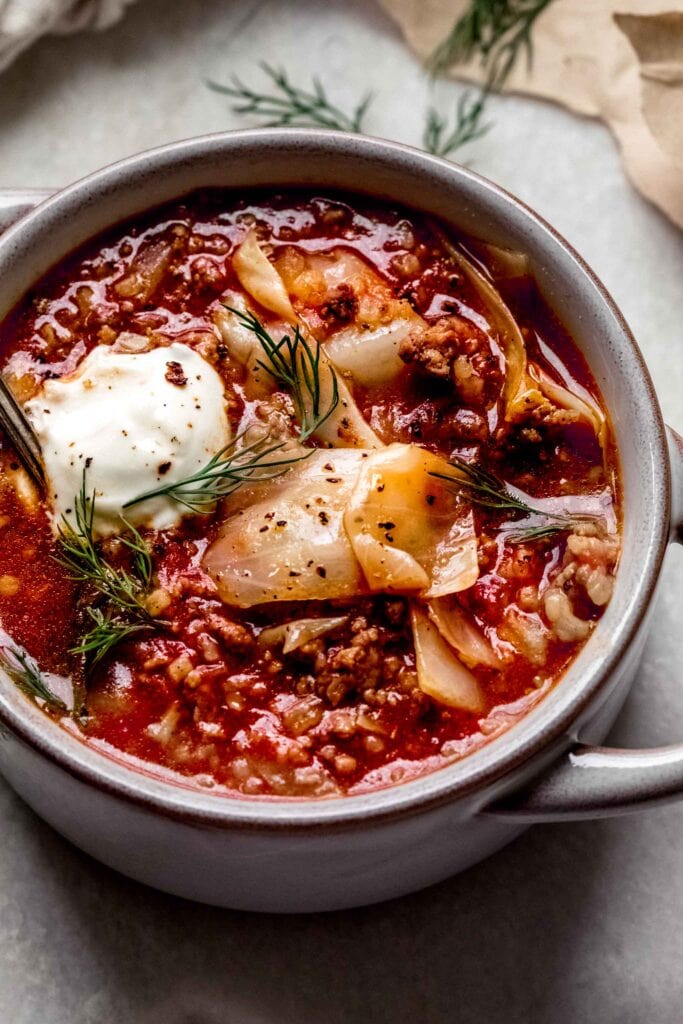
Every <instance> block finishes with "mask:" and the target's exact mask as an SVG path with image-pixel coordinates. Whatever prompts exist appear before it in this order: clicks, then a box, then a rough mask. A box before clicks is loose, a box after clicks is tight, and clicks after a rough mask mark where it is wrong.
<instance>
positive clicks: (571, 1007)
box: [0, 0, 683, 1024]
mask: <svg viewBox="0 0 683 1024" xmlns="http://www.w3.org/2000/svg"><path fill="white" fill-rule="evenodd" d="M262 58H265V59H267V60H269V61H271V62H273V63H277V64H282V65H283V66H285V67H287V68H288V69H289V70H290V71H291V73H292V75H293V76H294V77H295V78H296V77H299V78H300V79H301V81H302V82H304V81H305V80H306V78H307V76H308V75H309V74H310V73H311V72H317V73H319V74H321V75H322V76H323V77H324V80H325V82H326V83H327V84H329V86H330V88H331V90H332V91H333V93H334V95H335V97H336V98H338V99H339V100H340V101H341V102H348V103H350V102H351V101H352V100H353V99H354V97H356V95H357V94H358V92H359V91H360V90H361V88H365V87H370V88H372V89H373V90H375V92H376V94H377V97H376V100H375V105H374V107H373V109H372V111H371V114H370V116H369V118H368V122H367V127H368V130H369V131H370V132H372V133H374V134H377V135H383V136H386V137H388V138H394V139H398V140H401V141H405V142H410V143H414V144H419V141H420V133H421V124H422V120H423V116H424V107H425V103H426V100H427V93H428V90H427V85H426V83H425V81H424V78H423V76H422V75H421V73H420V70H419V67H418V66H417V64H416V62H415V61H414V59H413V58H412V57H411V55H410V54H409V53H408V51H407V50H406V48H405V46H404V44H403V42H402V40H401V39H400V37H399V35H398V33H397V32H396V30H395V28H394V27H393V25H392V24H391V23H390V22H389V21H388V20H387V19H386V18H385V17H384V16H383V15H381V14H380V13H379V11H378V10H377V9H376V8H375V7H374V6H373V5H372V3H371V2H370V0H368V2H366V3H364V2H363V0H356V2H349V3H342V2H322V0H321V2H315V0H297V2H296V3H294V2H292V3H287V2H284V0H281V2H278V0H266V2H263V0H261V2H258V0H256V2H255V0H251V2H249V0H243V2H242V0H235V2H221V0H214V2H213V3H206V2H202V0H175V2H174V0H139V3H138V5H137V6H135V7H133V8H132V9H131V11H130V13H129V15H128V17H127V18H126V20H125V21H124V22H123V23H121V24H120V25H119V26H117V27H115V28H114V29H112V30H110V31H108V32H106V33H103V34H101V35H90V36H85V35H81V36H77V37H72V38H68V39H66V38H63V39H50V40H47V41H44V42H42V43H40V44H39V45H37V46H36V47H35V48H34V49H33V50H31V51H30V52H29V53H27V54H26V55H25V56H23V57H22V58H21V59H20V60H19V61H18V63H16V64H15V65H14V66H13V67H12V68H10V70H9V71H7V72H6V73H5V74H4V75H3V76H2V78H0V139H1V145H0V187H5V186H20V187H27V186H55V187H56V186H59V185H62V184H66V183H67V182H69V181H71V180H73V179H75V178H77V177H78V176H80V175H82V174H83V173H85V172H87V171H89V170H92V169H94V168H96V167H98V166H100V165H101V164H104V163H106V162H108V161H110V160H113V159H116V158H118V157H122V156H125V155H127V154H129V153H132V152H135V151H137V150H139V149H143V148H145V147H148V146H151V145H154V144H157V143H162V142H166V141H170V140H172V139H177V138H182V137H185V136H189V135H193V134H198V133H201V132H205V131H213V130H217V129H222V128H230V127H236V126H237V125H238V124H239V123H240V122H239V121H238V119H237V118H236V117H235V116H234V115H233V114H231V112H230V110H229V108H228V104H227V102H226V101H225V99H223V98H221V97H219V96H216V95H215V94H213V93H211V92H209V91H208V90H207V89H206V88H205V86H204V85H203V81H202V80H203V78H204V77H206V76H207V75H212V76H214V77H226V76H227V75H228V74H229V73H230V72H231V71H233V70H234V71H238V72H239V73H240V74H242V75H243V76H245V77H254V74H255V72H254V65H255V62H256V61H257V60H258V59H262ZM458 92H459V87H458V86H457V85H455V84H446V85H444V86H441V87H440V88H439V97H438V98H439V100H440V101H441V102H442V103H444V104H445V105H450V104H452V103H454V101H455V98H456V96H457V95H458ZM491 115H492V119H493V120H494V121H495V125H494V127H493V129H492V130H491V132H490V133H489V134H488V135H487V136H486V137H485V138H483V139H481V140H480V141H479V142H477V143H476V144H475V145H474V146H472V147H471V148H470V150H468V151H467V153H463V157H464V158H466V159H468V160H469V161H470V162H471V164H472V166H473V167H474V168H475V169H476V170H478V171H480V172H481V173H482V174H485V175H486V176H488V177H490V178H492V179H493V180H495V181H497V182H500V183H501V184H502V185H504V186H505V187H507V188H508V189H510V190H511V191H513V192H515V193H517V194H518V195H519V196H521V197H522V198H523V199H524V200H526V201H527V202H529V203H530V204H531V205H532V206H534V207H535V208H536V209H537V210H538V211H539V212H540V213H541V214H543V215H544V216H545V217H546V218H548V220H550V221H551V222H552V223H553V224H555V225H556V226H557V227H558V228H559V230H560V231H561V232H563V233H564V234H565V235H566V236H567V237H568V238H569V240H570V241H571V242H573V243H574V244H575V245H576V247H577V248H578V249H579V251H580V252H581V253H582V254H583V255H584V256H585V257H586V258H587V259H588V261H589V262H590V263H591V264H592V266H593V267H594V269H595V270H596V271H597V272H598V274H599V275H600V276H601V277H602V279H603V281H604V282H605V284H606V285H607V287H608V288H609V289H610V290H611V292H612V293H613V295H614V296H615V298H616V300H617V302H618V303H619V304H620V306H621V308H622V309H623V311H624V313H625V314H626V317H627V319H628V320H629V321H630V323H631V326H632V327H633V329H634V331H635V334H636V337H637V338H638V341H639V343H640V345H641V347H642V349H643V352H644V354H645V357H646V359H647V362H648V364H649V366H650V369H651V372H652V375H653V377H654V380H655V384H656V387H657V390H658V392H659V396H660V399H661V403H662V406H663V409H664V413H665V416H666V418H667V419H668V421H669V422H670V423H671V424H672V425H673V426H675V427H677V428H678V429H683V403H682V401H681V399H682V396H683V360H681V358H680V356H681V351H682V343H683V338H682V335H683V328H682V326H681V324H682V321H683V315H682V312H681V306H682V302H681V300H682V299H683V294H682V291H683V289H682V288H681V282H683V234H681V233H680V232H679V231H677V230H676V229H675V228H674V227H673V226H672V225H671V224H670V223H668V222H667V221H666V219H665V218H664V217H663V216H662V215H661V214H659V213H658V212H657V211H656V210H655V209H653V208H652V207H651V206H649V205H648V204H647V203H646V202H645V201H644V200H643V199H642V198H641V197H640V196H639V195H638V194H637V193H636V192H634V191H633V189H632V188H631V186H630V185H629V183H628V182H627V181H626V179H625V177H624V175H623V172H622V169H621V165H620V162H619V158H618V153H617V149H616V146H615V143H614V141H613V140H612V138H611V137H610V135H609V134H608V132H607V131H606V130H605V129H604V128H603V127H602V126H601V125H600V124H598V123H595V122H591V121H587V120H582V119H579V118H576V117H574V116H572V115H571V114H568V113H566V112H564V111H562V110H560V109H558V108H556V107H554V106H551V105H546V104H542V103H538V102H533V101H530V100H526V99H522V98H506V99H499V100H496V101H495V102H493V103H492V104H491ZM682 564H683V562H682V560H681V557H680V552H678V551H677V552H672V553H671V555H670V556H669V562H668V565H667V568H666V573H665V579H664V584H663V587H662V591H661V597H660V603H659V609H658V613H657V615H656V621H655V624H654V628H653V630H652V634H651V638H650V640H649V643H648V647H647V651H646V654H645V659H644V662H643V666H642V671H641V675H640V679H639V681H638V683H637V685H636V687H635V689H634V692H633V695H632V696H631V698H630V699H629V701H628V704H627V706H626V709H625V711H624V712H623V714H622V716H621V718H620V720H619V723H618V725H617V727H616V729H615V730H614V733H613V739H614V741H615V742H617V743H620V744H623V745H630V746H635V745H647V744H656V743H662V742H673V741H676V740H683V685H682V682H683V673H682V671H681V664H682V663H683V658H682V653H683V651H682V650H681V632H682V631H683V630H682V625H683V615H682V614H681V610H680V602H681V598H682V597H683V584H681V581H680V577H679V573H680V570H681V565H682ZM0 817H1V821H2V824H1V826H0V827H1V829H2V841H1V842H0V1022H2V1024H5V1022H7V1024H10V1022H11V1024H110V1022H119V1021H127V1022H131V1024H138V1022H143V1024H147V1022H150V1024H151V1022H159V1024H162V1022H163V1024H224V1022H230V1024H276V1022H278V1024H289V1022H291V1024H314V1022H315V1024H317V1022H322V1021H324V1022H325V1024H342V1022H343V1024H361V1022H363V1024H365V1022H376V1021H377V1022H384V1021H387V1022H389V1021H391V1022H393V1021H402V1022H416V1024H422V1022H424V1024H436V1022H449V1024H451V1022H453V1024H454V1022H458V1024H468V1022H470V1021H471V1022H477V1024H545V1022H552V1024H570V1022H571V1024H583V1022H588V1021H590V1022H591V1024H608V1022H609V1024H681V1021H683V971H682V969H681V964H682V961H683V804H682V805H679V806H671V807H668V808H664V809H658V810H654V811H651V812H649V813H644V814H639V815H636V816H632V817H629V818H625V819H621V820H614V821H603V822H596V823H593V822H587V823H580V824H573V825H547V826H543V827H536V828H534V829H533V830H531V831H530V832H528V833H526V835H525V836H524V837H522V838H521V839H520V840H518V841H517V842H516V843H514V844H513V845H512V846H510V847H508V848H507V849H505V850H503V851H502V852H501V853H499V854H498V855H497V856H495V857H493V858H491V859H490V860H488V861H487V862H485V863H483V864H481V865H479V866H477V867H475V868H472V869H470V870H469V871H468V872H466V873H465V874H463V875H460V876H459V877H456V878H454V879H452V880H450V881H448V882H445V883H443V884H442V885H439V886H436V887H435V888H433V889H430V890H428V891H426V892H422V893H419V894H416V895H413V896H409V897H407V898H405V899H402V900H397V901H395V902H393V903H389V904H385V905H381V906H377V907H371V908H366V909H362V910H356V911H350V912H345V913H334V914H329V915H321V916H315V917H294V918H278V917H269V916H253V915H249V914H244V913H236V912H230V911H221V910H216V909H212V908H208V907H202V906H197V905H192V904H190V903H185V902H183V901H182V900H179V899H174V898H172V897H169V896H166V895H163V894H161V893H157V892H154V891H152V890H150V889H146V888H144V887H142V886H140V885H137V884H135V883H133V882H130V881H128V880H126V879H125V878H122V877H120V876H118V875H116V874H114V873H113V872H112V871H109V870H107V869H105V868H103V867H101V866H100V865H98V864H97V863H95V862H93V861H92V860H90V859H89V858H88V857H86V856H84V855H83V854H81V853H80V852H78V851H77V850H75V849H74V848H72V847H71V846H70V845H69V844H68V843H66V842H65V841H64V840H62V839H61V838H60V837H59V836H57V835H56V834H55V833H54V832H52V831H51V830H50V829H49V828H48V827H47V826H46V825H44V824H43V823H42V822H41V821H40V820H38V819H37V818H36V817H35V816H34V815H33V814H32V812H31V811H29V810H28V808H27V807H25V806H24V805H23V804H22V803H21V802H20V801H19V800H18V799H17V798H16V797H15V796H14V794H13V793H12V791H11V790H10V789H9V788H8V787H6V786H5V785H4V784H3V783H1V782H0ZM197 870H198V871H201V864H198V865H197Z"/></svg>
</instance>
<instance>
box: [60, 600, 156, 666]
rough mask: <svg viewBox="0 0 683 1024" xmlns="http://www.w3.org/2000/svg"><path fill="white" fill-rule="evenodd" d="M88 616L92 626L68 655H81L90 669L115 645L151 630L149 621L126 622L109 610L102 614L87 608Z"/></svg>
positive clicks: (99, 611) (99, 609)
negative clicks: (136, 634)
mask: <svg viewBox="0 0 683 1024" xmlns="http://www.w3.org/2000/svg"><path fill="white" fill-rule="evenodd" d="M88 615H89V616H90V618H91V619H92V622H93V625H92V627H91V628H90V629H89V630H88V631H87V633H84V634H83V636H82V637H81V639H80V642H79V643H78V644H77V645H76V646H75V647H72V648H71V651H70V653H71V654H82V655H83V657H84V658H85V659H86V660H87V662H88V663H89V665H90V667H91V668H94V667H95V665H97V664H98V663H99V662H100V661H102V659H103V658H105V657H106V656H107V655H108V654H109V652H110V651H111V650H112V648H114V647H116V645H117V644H119V643H121V642H122V641H123V640H126V639H127V638H128V637H130V636H133V634H135V633H140V632H142V631H143V630H146V629H150V628H151V621H150V622H147V621H145V622H127V621H125V619H118V618H116V617H115V616H114V614H113V612H112V611H111V609H109V608H108V609H107V610H106V611H104V612H103V611H102V609H101V608H88Z"/></svg>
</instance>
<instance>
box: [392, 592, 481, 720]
mask: <svg viewBox="0 0 683 1024" xmlns="http://www.w3.org/2000/svg"><path fill="white" fill-rule="evenodd" d="M410 621H411V625H412V628H413V640H414V643H415V661H416V668H417V682H418V686H419V687H420V689H421V690H422V692H423V693H426V694H427V695H428V696H429V697H431V698H432V699H433V700H435V701H437V702H438V703H439V704H447V705H448V707H451V708H458V709H459V710H461V711H473V712H481V711H483V710H484V695H483V693H482V691H481V687H480V686H479V683H478V682H477V680H476V678H475V676H474V675H473V674H472V673H471V672H470V670H469V669H468V668H466V667H465V665H463V664H462V662H460V661H459V660H458V658H457V657H456V656H455V654H454V653H453V650H452V649H451V647H449V645H448V644H447V643H446V641H445V640H444V639H443V637H442V636H441V634H440V633H439V631H438V629H437V628H436V626H435V625H434V623H433V622H431V621H430V619H429V616H428V615H427V613H426V612H425V611H424V609H422V608H420V607H419V606H418V605H416V604H413V605H412V607H411V609H410Z"/></svg>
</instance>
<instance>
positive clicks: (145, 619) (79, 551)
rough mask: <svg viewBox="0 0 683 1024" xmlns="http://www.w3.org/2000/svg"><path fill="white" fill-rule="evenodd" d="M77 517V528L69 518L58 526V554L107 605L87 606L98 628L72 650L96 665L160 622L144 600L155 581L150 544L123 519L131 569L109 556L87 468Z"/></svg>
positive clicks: (74, 575) (69, 571)
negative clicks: (98, 536) (98, 532)
mask: <svg viewBox="0 0 683 1024" xmlns="http://www.w3.org/2000/svg"><path fill="white" fill-rule="evenodd" d="M74 520H75V526H74V525H72V524H71V523H70V522H69V521H68V520H67V519H66V518H63V520H62V522H61V524H60V525H59V527H58V543H59V554H57V555H56V556H55V558H56V561H57V562H58V563H59V565H61V566H62V567H63V568H64V569H65V570H66V572H67V574H68V576H69V579H71V580H73V581H74V582H75V583H79V584H81V585H88V586H90V587H91V588H93V589H94V590H95V591H96V592H97V593H98V595H99V597H100V600H101V601H102V602H103V603H104V611H102V609H101V608H99V607H93V608H88V610H87V611H88V615H89V617H90V618H91V620H92V621H93V626H92V628H91V629H89V630H88V631H87V632H86V633H85V634H84V635H83V636H82V637H81V639H80V642H79V643H78V644H77V645H76V646H74V647H73V648H72V649H71V653H72V654H81V655H83V656H84V657H85V658H86V660H87V661H88V663H89V664H90V666H91V667H92V666H94V665H96V664H97V663H98V662H99V661H101V660H102V658H104V657H105V655H107V654H108V653H109V652H110V651H111V649H112V648H113V647H115V646H116V644H117V643H120V642H121V641H122V640H125V639H126V638H127V637H128V636H130V635H131V634H132V633H138V632H140V631H141V630H143V629H151V628H153V627H154V626H158V625H160V623H159V621H158V620H155V619H154V618H152V616H151V615H150V614H149V612H148V611H147V608H146V604H145V601H146V598H147V596H148V594H149V591H150V587H151V583H152V558H151V554H150V550H149V547H148V546H147V544H146V543H145V541H144V540H143V538H142V536H141V535H140V533H139V532H138V531H137V530H136V529H135V527H134V526H132V525H131V524H130V523H128V522H127V521H126V520H125V519H124V520H123V524H124V526H125V528H126V530H127V531H128V533H127V534H126V535H122V536H121V537H120V538H119V540H120V542H121V543H122V544H123V545H124V546H125V547H126V548H128V550H129V552H130V553H131V564H130V571H128V570H127V569H123V568H118V567H115V566H113V565H111V564H110V563H109V562H108V561H107V560H106V558H104V556H103V555H102V552H101V550H100V547H99V545H98V544H97V542H96V541H95V533H94V521H95V492H94V491H93V493H92V495H88V493H87V485H86V470H85V469H84V470H83V482H82V484H81V490H80V492H79V494H78V495H77V496H76V497H75V499H74Z"/></svg>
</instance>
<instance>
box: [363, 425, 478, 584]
mask: <svg viewBox="0 0 683 1024" xmlns="http://www.w3.org/2000/svg"><path fill="white" fill-rule="evenodd" d="M450 469H451V467H450V465H449V463H447V462H446V461H445V459H441V458H439V456H437V455H434V454H432V453H431V452H428V451H426V450H425V449H424V448H420V447H418V446H417V445H409V444H391V445H389V446H388V447H386V448H384V449H382V450H381V451H378V452H372V453H371V454H369V455H368V457H367V459H365V461H364V462H363V464H362V465H361V468H360V472H359V475H358V479H357V481H356V485H355V487H354V488H353V492H352V494H351V497H350V501H349V504H348V508H347V510H346V514H345V516H344V525H345V527H346V532H347V534H348V536H349V538H350V540H351V544H352V546H353V550H354V551H355V554H356V557H357V558H358V561H359V562H360V564H361V566H362V568H363V573H364V574H365V578H366V580H367V583H368V586H369V588H370V589H371V590H374V591H401V592H409V591H411V590H413V591H419V592H421V593H422V594H423V595H424V596H425V597H440V596H442V595H444V594H453V593H456V592H457V591H458V590H464V589H465V588H467V587H471V586H472V585H473V584H474V583H475V581H476V579H477V577H478V575H479V564H478V561H477V541H476V537H475V533H474V520H473V517H472V513H471V510H470V508H469V506H468V505H465V504H464V503H463V502H462V500H461V499H460V498H459V497H458V495H457V494H456V493H454V491H453V490H452V489H451V488H449V487H448V486H447V485H445V484H444V482H443V481H442V480H439V479H436V478H435V477H433V476H431V475H430V474H432V473H448V472H449V470H450Z"/></svg>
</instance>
